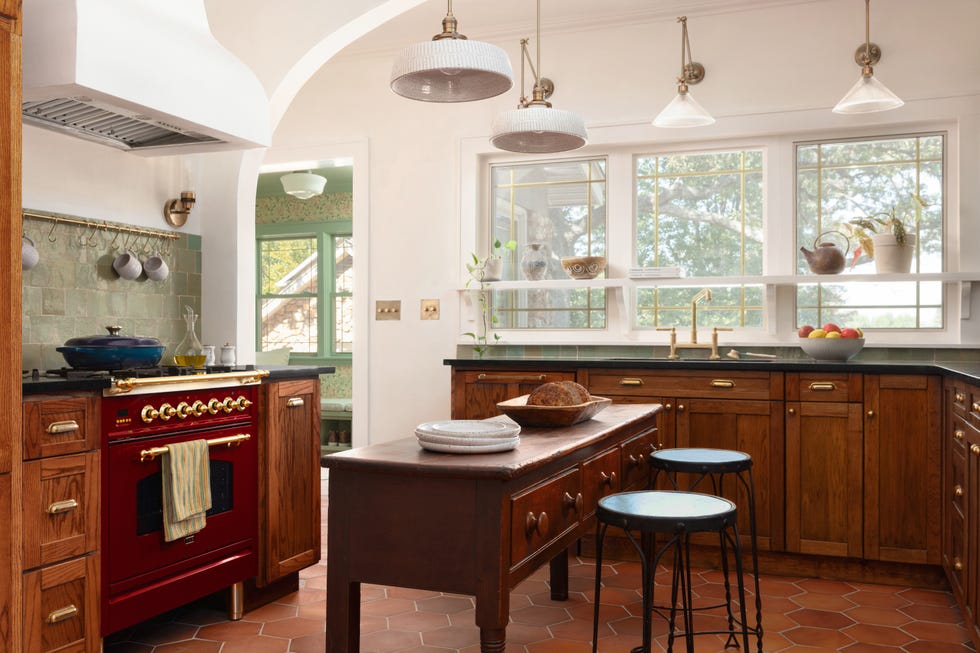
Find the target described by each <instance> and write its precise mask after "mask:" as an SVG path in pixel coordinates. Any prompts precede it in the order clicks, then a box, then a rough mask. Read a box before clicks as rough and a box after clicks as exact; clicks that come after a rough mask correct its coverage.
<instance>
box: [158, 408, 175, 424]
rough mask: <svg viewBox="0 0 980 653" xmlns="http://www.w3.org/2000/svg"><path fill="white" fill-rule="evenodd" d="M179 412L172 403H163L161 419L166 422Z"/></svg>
mask: <svg viewBox="0 0 980 653" xmlns="http://www.w3.org/2000/svg"><path fill="white" fill-rule="evenodd" d="M176 414H177V409H176V408H174V407H173V406H171V405H170V404H162V405H161V406H160V419H162V420H163V421H164V422H166V421H167V420H169V419H170V418H171V417H173V416H174V415H176Z"/></svg>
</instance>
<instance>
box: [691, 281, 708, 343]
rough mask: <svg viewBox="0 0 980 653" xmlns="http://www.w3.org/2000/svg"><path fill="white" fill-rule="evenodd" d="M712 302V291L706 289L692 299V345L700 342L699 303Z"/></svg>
mask: <svg viewBox="0 0 980 653" xmlns="http://www.w3.org/2000/svg"><path fill="white" fill-rule="evenodd" d="M702 299H703V300H704V301H706V302H710V301H711V290H710V289H709V288H704V289H702V290H701V292H699V293H698V294H696V295H695V296H694V298H693V299H691V344H692V345H693V344H697V342H698V302H699V301H701V300H702Z"/></svg>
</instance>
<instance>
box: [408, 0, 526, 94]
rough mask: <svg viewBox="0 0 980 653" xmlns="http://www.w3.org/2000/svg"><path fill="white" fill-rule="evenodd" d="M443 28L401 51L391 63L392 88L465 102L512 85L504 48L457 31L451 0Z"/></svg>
mask: <svg viewBox="0 0 980 653" xmlns="http://www.w3.org/2000/svg"><path fill="white" fill-rule="evenodd" d="M447 1H448V12H447V14H446V17H445V18H444V19H443V20H442V32H441V33H440V34H436V35H435V36H433V37H432V40H431V41H426V42H424V43H416V44H415V45H412V46H409V47H407V48H405V49H404V50H402V51H401V52H400V53H399V54H398V56H397V57H396V58H395V63H394V64H393V65H392V68H391V90H393V91H394V92H395V93H397V94H398V95H401V96H403V97H407V98H409V99H412V100H421V101H423V102H470V101H472V100H483V99H485V98H489V97H493V96H495V95H500V94H501V93H503V92H505V91H508V90H510V88H511V87H512V86H513V85H514V73H513V71H512V69H511V66H510V59H508V58H507V53H506V52H504V51H503V50H502V49H501V48H498V47H497V46H495V45H491V44H489V43H483V42H480V41H470V40H468V39H467V38H466V37H465V36H463V35H462V34H460V33H459V32H457V31H456V27H457V21H456V17H455V16H454V15H453V3H452V0H447Z"/></svg>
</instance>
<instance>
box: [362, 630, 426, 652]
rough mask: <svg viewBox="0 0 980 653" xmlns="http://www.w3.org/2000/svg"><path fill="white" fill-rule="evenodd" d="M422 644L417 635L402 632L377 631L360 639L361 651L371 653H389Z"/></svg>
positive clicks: (420, 638)
mask: <svg viewBox="0 0 980 653" xmlns="http://www.w3.org/2000/svg"><path fill="white" fill-rule="evenodd" d="M421 644H422V637H421V635H419V633H413V632H406V631H403V630H379V631H378V632H376V633H370V634H368V635H364V636H362V637H361V650H362V651H372V652H373V653H391V652H392V651H401V650H404V649H407V648H412V647H414V646H419V645H421Z"/></svg>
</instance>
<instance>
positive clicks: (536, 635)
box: [470, 622, 551, 650]
mask: <svg viewBox="0 0 980 653" xmlns="http://www.w3.org/2000/svg"><path fill="white" fill-rule="evenodd" d="M470 623H472V622H470ZM543 639H551V631H550V630H548V627H547V626H531V625H528V624H514V623H512V624H508V625H507V647H508V649H509V648H510V646H511V644H513V645H514V646H523V645H525V644H530V643H531V642H540V641H541V640H543ZM518 650H519V649H518Z"/></svg>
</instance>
